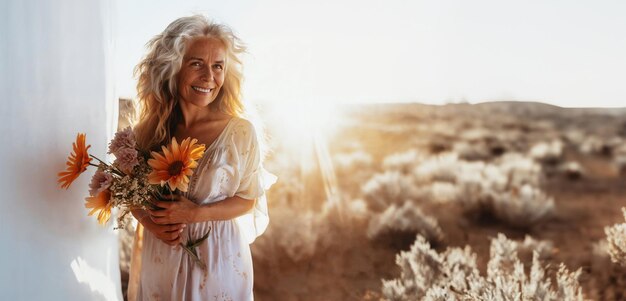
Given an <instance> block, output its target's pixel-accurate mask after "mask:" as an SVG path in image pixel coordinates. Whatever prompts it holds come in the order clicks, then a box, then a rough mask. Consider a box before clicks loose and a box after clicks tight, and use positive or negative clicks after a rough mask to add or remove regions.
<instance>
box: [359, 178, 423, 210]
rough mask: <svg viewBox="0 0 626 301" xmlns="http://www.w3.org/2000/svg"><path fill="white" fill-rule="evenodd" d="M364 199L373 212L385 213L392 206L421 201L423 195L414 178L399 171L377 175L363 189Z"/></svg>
mask: <svg viewBox="0 0 626 301" xmlns="http://www.w3.org/2000/svg"><path fill="white" fill-rule="evenodd" d="M362 192H363V198H364V199H365V201H366V202H367V204H368V206H369V208H370V209H371V210H373V211H383V210H385V209H386V208H387V207H389V206H390V205H392V204H402V203H404V202H405V201H406V200H416V199H419V198H420V196H421V194H420V191H419V189H417V187H415V185H414V182H413V179H412V177H409V176H406V175H404V174H402V173H400V172H398V171H387V172H385V173H382V174H375V175H374V176H373V177H372V178H371V179H370V180H369V181H368V182H367V183H365V185H363V187H362Z"/></svg>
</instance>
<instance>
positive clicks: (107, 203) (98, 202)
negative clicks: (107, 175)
mask: <svg viewBox="0 0 626 301" xmlns="http://www.w3.org/2000/svg"><path fill="white" fill-rule="evenodd" d="M85 201H87V202H86V203H85V208H91V211H89V216H91V215H93V214H94V213H96V212H97V211H100V213H98V223H99V224H100V225H104V224H106V223H107V222H108V221H109V218H111V207H112V202H111V192H110V191H109V190H108V189H105V190H103V191H101V192H100V193H98V195H97V196H90V197H86V198H85Z"/></svg>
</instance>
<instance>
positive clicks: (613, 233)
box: [604, 208, 626, 265]
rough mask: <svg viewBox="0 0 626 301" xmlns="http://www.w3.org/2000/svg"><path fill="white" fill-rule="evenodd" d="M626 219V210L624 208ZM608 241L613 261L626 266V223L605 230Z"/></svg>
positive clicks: (625, 217)
mask: <svg viewBox="0 0 626 301" xmlns="http://www.w3.org/2000/svg"><path fill="white" fill-rule="evenodd" d="M622 212H623V213H624V219H626V208H622ZM604 232H605V233H606V239H607V241H608V252H609V255H611V260H612V261H613V262H616V263H620V264H622V265H626V223H621V224H615V225H613V226H610V227H606V228H604Z"/></svg>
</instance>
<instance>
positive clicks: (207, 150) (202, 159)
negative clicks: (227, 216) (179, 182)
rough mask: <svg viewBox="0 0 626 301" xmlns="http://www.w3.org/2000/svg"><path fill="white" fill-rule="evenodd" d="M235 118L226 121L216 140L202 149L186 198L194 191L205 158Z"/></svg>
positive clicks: (224, 134)
mask: <svg viewBox="0 0 626 301" xmlns="http://www.w3.org/2000/svg"><path fill="white" fill-rule="evenodd" d="M236 118H237V117H231V118H230V119H229V120H228V123H226V126H225V127H224V129H222V132H221V133H220V134H219V135H218V136H217V138H215V140H213V142H211V144H210V145H209V146H208V147H207V148H205V149H204V153H203V154H202V157H200V159H199V160H198V161H197V162H198V165H197V166H196V168H195V170H194V172H193V174H192V175H191V177H190V181H189V182H190V183H189V187H188V190H187V192H186V193H185V196H186V197H189V195H190V194H191V193H192V191H195V189H196V182H197V181H198V178H199V177H200V174H202V171H203V169H204V164H205V162H206V161H207V160H208V159H207V158H208V157H210V155H209V154H211V153H213V148H215V146H216V145H218V144H219V143H220V141H221V140H222V139H223V137H224V136H226V133H227V132H228V131H229V129H230V127H231V125H232V124H233V123H234V122H233V121H234V120H235V119H236Z"/></svg>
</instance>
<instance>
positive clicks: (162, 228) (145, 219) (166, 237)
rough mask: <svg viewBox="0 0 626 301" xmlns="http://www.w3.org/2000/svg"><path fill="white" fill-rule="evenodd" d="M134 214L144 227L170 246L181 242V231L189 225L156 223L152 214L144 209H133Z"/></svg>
mask: <svg viewBox="0 0 626 301" xmlns="http://www.w3.org/2000/svg"><path fill="white" fill-rule="evenodd" d="M133 215H134V216H135V218H137V220H138V221H139V222H140V223H141V224H142V225H143V227H144V228H146V229H148V231H150V232H152V234H154V236H156V238H158V239H159V240H161V241H163V242H164V243H166V244H168V245H170V246H176V245H178V244H179V243H181V237H180V233H181V232H183V229H184V228H185V227H186V226H187V225H185V224H170V225H160V224H156V223H155V222H153V221H152V219H151V218H150V215H149V214H148V213H147V212H146V211H144V210H138V211H133Z"/></svg>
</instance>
